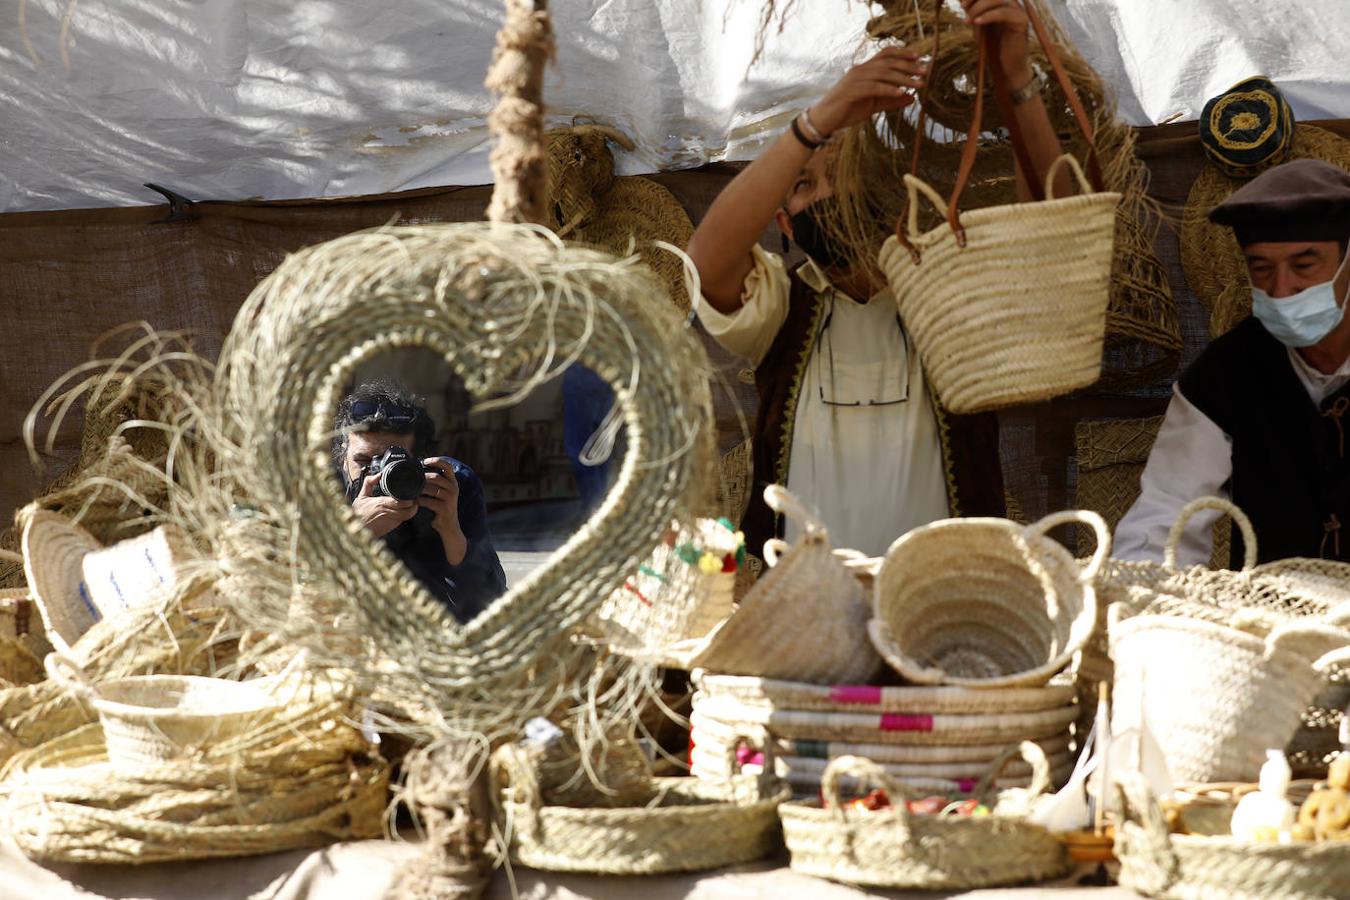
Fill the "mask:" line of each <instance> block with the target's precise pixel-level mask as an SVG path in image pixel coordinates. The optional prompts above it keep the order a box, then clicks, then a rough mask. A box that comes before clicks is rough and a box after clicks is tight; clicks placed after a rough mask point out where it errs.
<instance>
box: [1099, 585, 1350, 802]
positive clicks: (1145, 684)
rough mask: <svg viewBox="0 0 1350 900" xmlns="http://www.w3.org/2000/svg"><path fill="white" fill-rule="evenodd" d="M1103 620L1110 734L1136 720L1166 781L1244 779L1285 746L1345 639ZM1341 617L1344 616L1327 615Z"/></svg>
mask: <svg viewBox="0 0 1350 900" xmlns="http://www.w3.org/2000/svg"><path fill="white" fill-rule="evenodd" d="M1111 612H1112V616H1111V621H1110V635H1111V658H1112V659H1113V660H1114V662H1115V689H1114V704H1113V712H1112V726H1111V727H1112V731H1113V732H1115V733H1122V732H1124V731H1127V730H1132V729H1136V728H1139V727H1140V720H1141V719H1142V720H1143V722H1144V723H1145V724H1146V725H1147V728H1148V730H1149V731H1150V732H1152V734H1153V735H1154V737H1155V738H1156V739H1157V741H1158V743H1159V744H1160V746H1161V747H1162V750H1163V753H1164V755H1165V757H1166V760H1167V767H1168V771H1169V772H1170V774H1171V776H1172V779H1173V780H1174V781H1188V782H1207V781H1244V780H1250V779H1251V778H1252V777H1254V775H1255V774H1256V772H1257V771H1258V770H1259V769H1260V767H1261V763H1262V761H1263V760H1264V759H1265V751H1266V749H1267V748H1270V747H1284V746H1285V745H1286V744H1288V743H1289V741H1290V739H1291V738H1293V736H1294V733H1295V732H1296V731H1297V730H1298V728H1299V723H1300V722H1301V720H1302V716H1303V712H1304V710H1305V709H1306V708H1307V707H1308V704H1309V703H1310V702H1311V701H1312V699H1313V697H1314V696H1315V695H1316V694H1317V692H1318V690H1319V688H1320V687H1321V685H1322V675H1321V673H1322V672H1324V671H1326V670H1327V669H1328V668H1330V667H1331V666H1333V665H1344V664H1347V663H1350V632H1347V631H1346V630H1345V629H1343V628H1338V627H1333V626H1332V625H1328V624H1318V623H1312V624H1300V623H1295V624H1286V625H1281V626H1279V627H1277V628H1275V629H1274V630H1273V631H1271V632H1270V633H1269V634H1268V635H1266V636H1264V637H1262V636H1260V635H1257V634H1251V633H1249V632H1246V631H1243V630H1240V629H1238V628H1234V627H1232V626H1228V625H1220V624H1217V623H1214V622H1207V621H1204V620H1202V619H1194V618H1188V617H1185V616H1162V615H1140V616H1134V617H1131V618H1124V619H1122V618H1121V617H1120V613H1121V609H1120V607H1119V606H1114V607H1112V611H1111ZM1343 618H1350V608H1347V609H1343V610H1341V611H1340V613H1339V614H1337V615H1336V616H1335V619H1336V620H1338V621H1339V620H1342V619H1343Z"/></svg>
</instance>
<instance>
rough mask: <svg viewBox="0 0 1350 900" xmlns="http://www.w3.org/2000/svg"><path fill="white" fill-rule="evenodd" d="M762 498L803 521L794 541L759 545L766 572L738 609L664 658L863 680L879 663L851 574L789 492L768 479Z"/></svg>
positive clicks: (712, 667)
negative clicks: (704, 633) (787, 543)
mask: <svg viewBox="0 0 1350 900" xmlns="http://www.w3.org/2000/svg"><path fill="white" fill-rule="evenodd" d="M764 500H765V502H767V503H768V504H769V507H770V508H771V509H773V510H774V511H775V512H780V513H782V514H784V515H787V516H791V517H792V518H794V519H796V520H797V521H798V522H800V523H801V524H802V536H801V539H800V540H799V541H798V542H797V544H796V545H795V546H793V547H791V548H788V547H787V545H786V544H784V543H783V542H782V541H778V540H771V541H767V542H765V545H764V561H765V563H766V564H767V565H768V566H769V569H768V570H767V571H766V572H765V573H764V574H763V575H762V576H760V578H759V580H758V581H756V582H755V585H754V587H752V588H751V589H750V591H749V592H748V593H747V594H746V595H745V597H744V598H743V599H742V600H741V604H740V607H739V608H737V610H736V611H735V612H734V613H733V614H732V615H731V617H730V618H728V619H727V620H726V621H724V622H722V624H720V625H719V626H717V627H716V628H715V629H713V631H712V632H711V633H710V634H708V635H707V636H706V637H704V638H701V639H700V640H697V641H688V642H684V643H683V644H678V645H675V646H673V647H672V648H671V652H670V656H671V657H672V659H673V660H674V661H676V662H677V663H678V664H679V666H680V667H681V668H685V669H694V668H703V669H707V670H708V671H712V672H729V673H732V674H736V675H758V676H761V677H764V678H788V679H794V680H797V681H810V682H816V683H820V684H844V683H852V682H864V681H867V680H868V679H869V678H870V677H871V676H872V675H873V674H875V673H876V671H877V670H878V669H879V668H880V667H881V660H880V659H878V658H877V655H876V652H875V651H874V650H873V649H872V647H871V645H870V644H869V643H868V641H867V601H866V598H865V597H864V596H863V591H862V586H861V584H860V583H859V581H858V578H857V577H856V576H855V575H854V574H853V572H852V571H851V570H850V565H849V563H846V562H845V560H844V559H843V558H841V556H840V555H839V554H837V553H836V552H835V551H834V550H833V549H832V548H831V547H830V542H829V536H828V535H827V533H826V531H825V526H824V525H823V524H821V522H820V521H819V520H818V519H816V518H815V517H814V516H812V515H811V514H810V513H808V512H807V511H806V508H805V507H804V506H802V504H801V502H800V501H799V500H797V498H796V497H793V496H792V495H791V494H789V493H788V492H787V490H785V489H784V488H782V487H779V486H778V485H773V484H771V485H769V486H768V487H766V488H765V489H764ZM841 552H842V551H841ZM780 553H781V554H782V556H781V558H780Z"/></svg>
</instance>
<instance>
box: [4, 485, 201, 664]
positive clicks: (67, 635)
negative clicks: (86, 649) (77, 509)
mask: <svg viewBox="0 0 1350 900" xmlns="http://www.w3.org/2000/svg"><path fill="white" fill-rule="evenodd" d="M21 516H22V517H23V519H24V520H25V524H24V529H23V557H24V571H25V573H26V574H27V576H28V584H29V588H30V590H31V591H32V594H33V599H34V600H35V601H36V602H37V606H38V610H39V611H40V612H41V613H42V619H43V622H44V623H45V624H46V627H47V633H48V636H49V637H50V638H51V640H52V643H53V644H54V645H56V646H57V647H58V649H68V648H69V647H70V646H71V645H73V644H74V643H75V642H76V641H77V640H78V639H79V638H80V635H82V634H84V633H85V632H86V631H88V630H89V629H90V628H91V627H92V626H93V624H94V623H95V622H97V621H99V620H100V619H103V618H105V617H107V616H110V615H113V614H116V613H118V612H121V611H122V610H124V609H127V608H130V607H137V606H145V605H148V604H151V603H154V602H157V601H158V600H161V599H166V598H167V597H169V596H170V595H172V593H173V592H174V590H175V588H176V587H177V586H178V584H179V573H178V565H179V563H180V562H181V560H182V558H183V542H182V540H181V538H180V537H179V534H178V533H177V532H176V531H174V530H173V529H171V528H169V527H168V526H162V527H160V528H156V529H155V530H154V531H150V532H147V533H146V534H143V535H140V536H139V537H134V538H130V539H129V540H125V541H119V542H118V543H116V544H113V545H112V546H110V547H104V546H103V545H102V544H101V543H99V541H98V540H97V539H95V538H94V536H93V535H91V534H90V533H89V532H87V531H85V530H84V529H83V528H81V527H80V526H79V525H76V524H75V523H74V522H71V521H70V520H69V519H67V518H66V517H65V516H62V515H59V514H58V513H54V512H51V511H49V510H44V509H33V508H30V509H28V510H25V511H24V512H23V513H22V514H21Z"/></svg>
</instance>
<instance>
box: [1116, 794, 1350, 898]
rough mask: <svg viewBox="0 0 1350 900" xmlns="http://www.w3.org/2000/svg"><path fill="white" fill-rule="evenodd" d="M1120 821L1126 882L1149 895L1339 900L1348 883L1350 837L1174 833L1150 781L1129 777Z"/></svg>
mask: <svg viewBox="0 0 1350 900" xmlns="http://www.w3.org/2000/svg"><path fill="white" fill-rule="evenodd" d="M1120 798H1121V808H1122V812H1123V817H1122V819H1123V820H1122V821H1121V822H1120V823H1119V824H1118V825H1117V826H1116V848H1115V849H1116V858H1117V859H1119V860H1120V883H1121V885H1123V886H1125V887H1128V888H1131V889H1133V890H1135V891H1138V892H1139V893H1141V894H1144V895H1145V896H1148V897H1168V898H1176V900H1209V898H1213V897H1225V898H1235V900H1255V898H1281V900H1336V898H1344V897H1345V896H1346V894H1347V890H1348V889H1350V842H1346V841H1328V842H1325V843H1293V844H1255V843H1249V842H1246V841H1238V840H1234V839H1233V838H1232V837H1227V836H1213V837H1205V836H1199V835H1182V834H1169V833H1168V829H1167V821H1166V819H1165V817H1164V816H1163V813H1162V810H1161V808H1160V807H1159V806H1158V803H1157V801H1156V800H1155V799H1154V797H1153V796H1152V794H1151V793H1150V792H1149V790H1148V786H1147V785H1146V784H1144V783H1143V781H1142V779H1139V778H1133V777H1132V778H1126V779H1124V783H1123V784H1122V785H1121V788H1120Z"/></svg>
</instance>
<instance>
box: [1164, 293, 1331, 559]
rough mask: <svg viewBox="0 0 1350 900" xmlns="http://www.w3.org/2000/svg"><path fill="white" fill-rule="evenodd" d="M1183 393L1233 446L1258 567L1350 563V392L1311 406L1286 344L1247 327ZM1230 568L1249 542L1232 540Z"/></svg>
mask: <svg viewBox="0 0 1350 900" xmlns="http://www.w3.org/2000/svg"><path fill="white" fill-rule="evenodd" d="M1180 387H1181V393H1182V394H1183V395H1184V396H1185V397H1186V399H1187V400H1189V401H1190V402H1191V403H1193V404H1195V406H1196V407H1197V408H1198V409H1199V410H1200V411H1201V412H1203V413H1204V414H1205V415H1207V416H1209V418H1210V419H1212V420H1213V421H1214V424H1216V425H1218V426H1219V427H1220V428H1222V429H1223V431H1224V433H1225V434H1227V435H1228V436H1229V437H1230V438H1232V441H1233V451H1232V452H1233V476H1232V481H1231V482H1230V492H1231V494H1232V497H1233V502H1234V503H1236V504H1237V505H1238V506H1240V507H1241V508H1242V510H1243V512H1245V513H1246V514H1247V515H1248V516H1249V517H1250V518H1251V520H1252V525H1253V526H1254V527H1255V529H1256V542H1257V550H1258V556H1259V559H1260V561H1261V562H1267V561H1270V560H1274V559H1285V558H1288V557H1291V556H1310V557H1322V558H1325V559H1337V560H1342V561H1350V532H1347V533H1346V534H1345V535H1344V536H1343V535H1342V534H1341V528H1342V526H1343V525H1350V456H1348V455H1347V453H1346V446H1347V445H1346V435H1345V427H1346V426H1347V425H1350V423H1347V422H1344V421H1343V418H1342V417H1345V416H1346V414H1347V411H1350V385H1346V386H1345V387H1343V388H1341V390H1339V391H1337V392H1336V393H1334V394H1331V395H1330V396H1328V397H1327V398H1326V399H1325V400H1324V401H1322V404H1321V406H1320V407H1319V406H1317V405H1314V404H1313V402H1312V400H1311V398H1309V397H1308V392H1307V390H1305V389H1304V387H1303V383H1302V382H1301V381H1300V380H1299V378H1298V375H1297V374H1296V373H1295V372H1294V368H1293V366H1292V365H1291V364H1290V361H1289V356H1288V352H1287V351H1286V350H1285V347H1284V345H1283V344H1281V343H1280V342H1279V341H1277V340H1275V338H1274V337H1272V336H1271V335H1270V333H1269V332H1268V331H1266V329H1265V328H1264V327H1262V325H1261V323H1260V322H1258V321H1257V320H1256V319H1253V318H1248V319H1246V320H1245V321H1244V322H1242V323H1241V324H1240V325H1238V326H1237V327H1236V328H1234V329H1233V330H1232V331H1230V332H1228V333H1227V334H1225V335H1223V336H1221V337H1219V338H1217V339H1216V340H1215V341H1214V342H1213V343H1211V344H1210V345H1209V346H1208V347H1207V348H1205V351H1204V352H1203V353H1201V354H1200V357H1199V358H1198V359H1196V361H1195V362H1194V363H1192V364H1191V366H1190V367H1189V368H1188V369H1187V370H1186V371H1185V372H1184V373H1183V374H1182V376H1181V381H1180ZM1233 545H1234V548H1233V559H1234V560H1240V559H1241V558H1242V540H1241V536H1240V535H1238V533H1237V531H1236V530H1234V533H1233Z"/></svg>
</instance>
